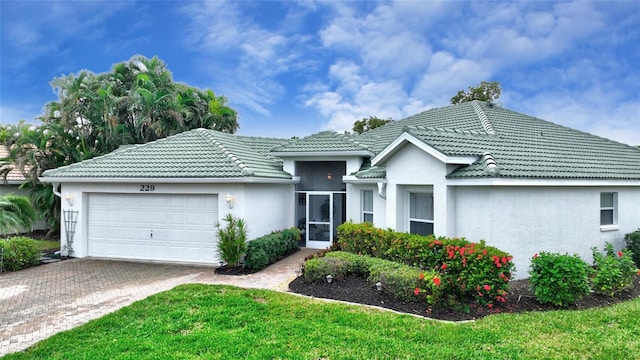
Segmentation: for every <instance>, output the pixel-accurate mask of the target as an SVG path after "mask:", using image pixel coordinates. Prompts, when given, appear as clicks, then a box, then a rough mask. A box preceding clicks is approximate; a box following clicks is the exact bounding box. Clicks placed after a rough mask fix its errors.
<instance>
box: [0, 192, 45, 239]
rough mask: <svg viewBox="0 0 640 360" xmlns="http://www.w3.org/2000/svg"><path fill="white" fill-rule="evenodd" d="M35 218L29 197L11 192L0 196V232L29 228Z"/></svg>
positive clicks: (4, 233)
mask: <svg viewBox="0 0 640 360" xmlns="http://www.w3.org/2000/svg"><path fill="white" fill-rule="evenodd" d="M36 219H37V216H36V212H35V210H34V209H33V206H32V205H31V202H30V201H29V198H27V197H24V196H17V195H13V194H7V195H3V196H0V234H2V235H6V234H8V233H10V232H14V231H16V232H17V231H22V230H27V229H30V228H31V226H33V223H34V222H35V221H36Z"/></svg>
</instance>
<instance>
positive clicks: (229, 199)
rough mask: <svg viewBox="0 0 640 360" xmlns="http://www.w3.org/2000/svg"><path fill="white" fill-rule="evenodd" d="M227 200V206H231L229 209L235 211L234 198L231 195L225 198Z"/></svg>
mask: <svg viewBox="0 0 640 360" xmlns="http://www.w3.org/2000/svg"><path fill="white" fill-rule="evenodd" d="M225 199H226V200H227V205H229V209H233V196H232V195H231V194H227V197H226V198H225Z"/></svg>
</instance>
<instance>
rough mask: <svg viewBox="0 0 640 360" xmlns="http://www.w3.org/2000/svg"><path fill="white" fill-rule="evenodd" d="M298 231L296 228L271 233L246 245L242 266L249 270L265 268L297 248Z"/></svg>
mask: <svg viewBox="0 0 640 360" xmlns="http://www.w3.org/2000/svg"><path fill="white" fill-rule="evenodd" d="M298 240H300V230H298V229H296V228H291V229H285V230H282V231H277V232H273V233H271V234H269V235H265V236H262V237H259V238H257V239H255V240H252V241H250V242H249V243H248V244H247V253H246V255H245V258H244V264H245V266H246V267H247V268H249V269H251V270H260V269H264V268H265V267H267V266H268V265H269V264H272V263H274V262H276V261H278V260H280V259H282V258H283V257H284V256H286V255H288V254H290V253H291V252H292V251H293V250H295V249H297V248H298Z"/></svg>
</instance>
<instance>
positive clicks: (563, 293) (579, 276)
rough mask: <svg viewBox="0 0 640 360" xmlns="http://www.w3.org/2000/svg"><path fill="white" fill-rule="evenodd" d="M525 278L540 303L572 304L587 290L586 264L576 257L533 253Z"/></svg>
mask: <svg viewBox="0 0 640 360" xmlns="http://www.w3.org/2000/svg"><path fill="white" fill-rule="evenodd" d="M529 275H530V276H531V277H530V279H529V283H530V286H531V290H532V291H533V293H534V295H535V296H536V300H538V302H540V303H542V304H545V303H549V304H552V305H555V306H568V305H573V304H575V303H576V301H578V300H580V299H581V298H583V297H584V296H586V295H587V294H589V291H590V288H589V265H588V264H587V263H586V262H584V260H582V258H580V256H578V255H576V254H574V255H569V254H564V255H562V254H558V253H550V252H544V251H543V252H541V253H540V255H538V254H535V255H534V256H533V259H531V266H530V268H529Z"/></svg>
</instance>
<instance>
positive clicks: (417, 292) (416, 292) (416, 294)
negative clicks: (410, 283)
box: [413, 288, 420, 296]
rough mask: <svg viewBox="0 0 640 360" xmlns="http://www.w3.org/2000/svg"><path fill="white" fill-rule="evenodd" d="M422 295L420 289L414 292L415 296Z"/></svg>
mask: <svg viewBox="0 0 640 360" xmlns="http://www.w3.org/2000/svg"><path fill="white" fill-rule="evenodd" d="M419 294H420V288H416V289H415V290H413V295H415V296H418V295H419Z"/></svg>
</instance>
